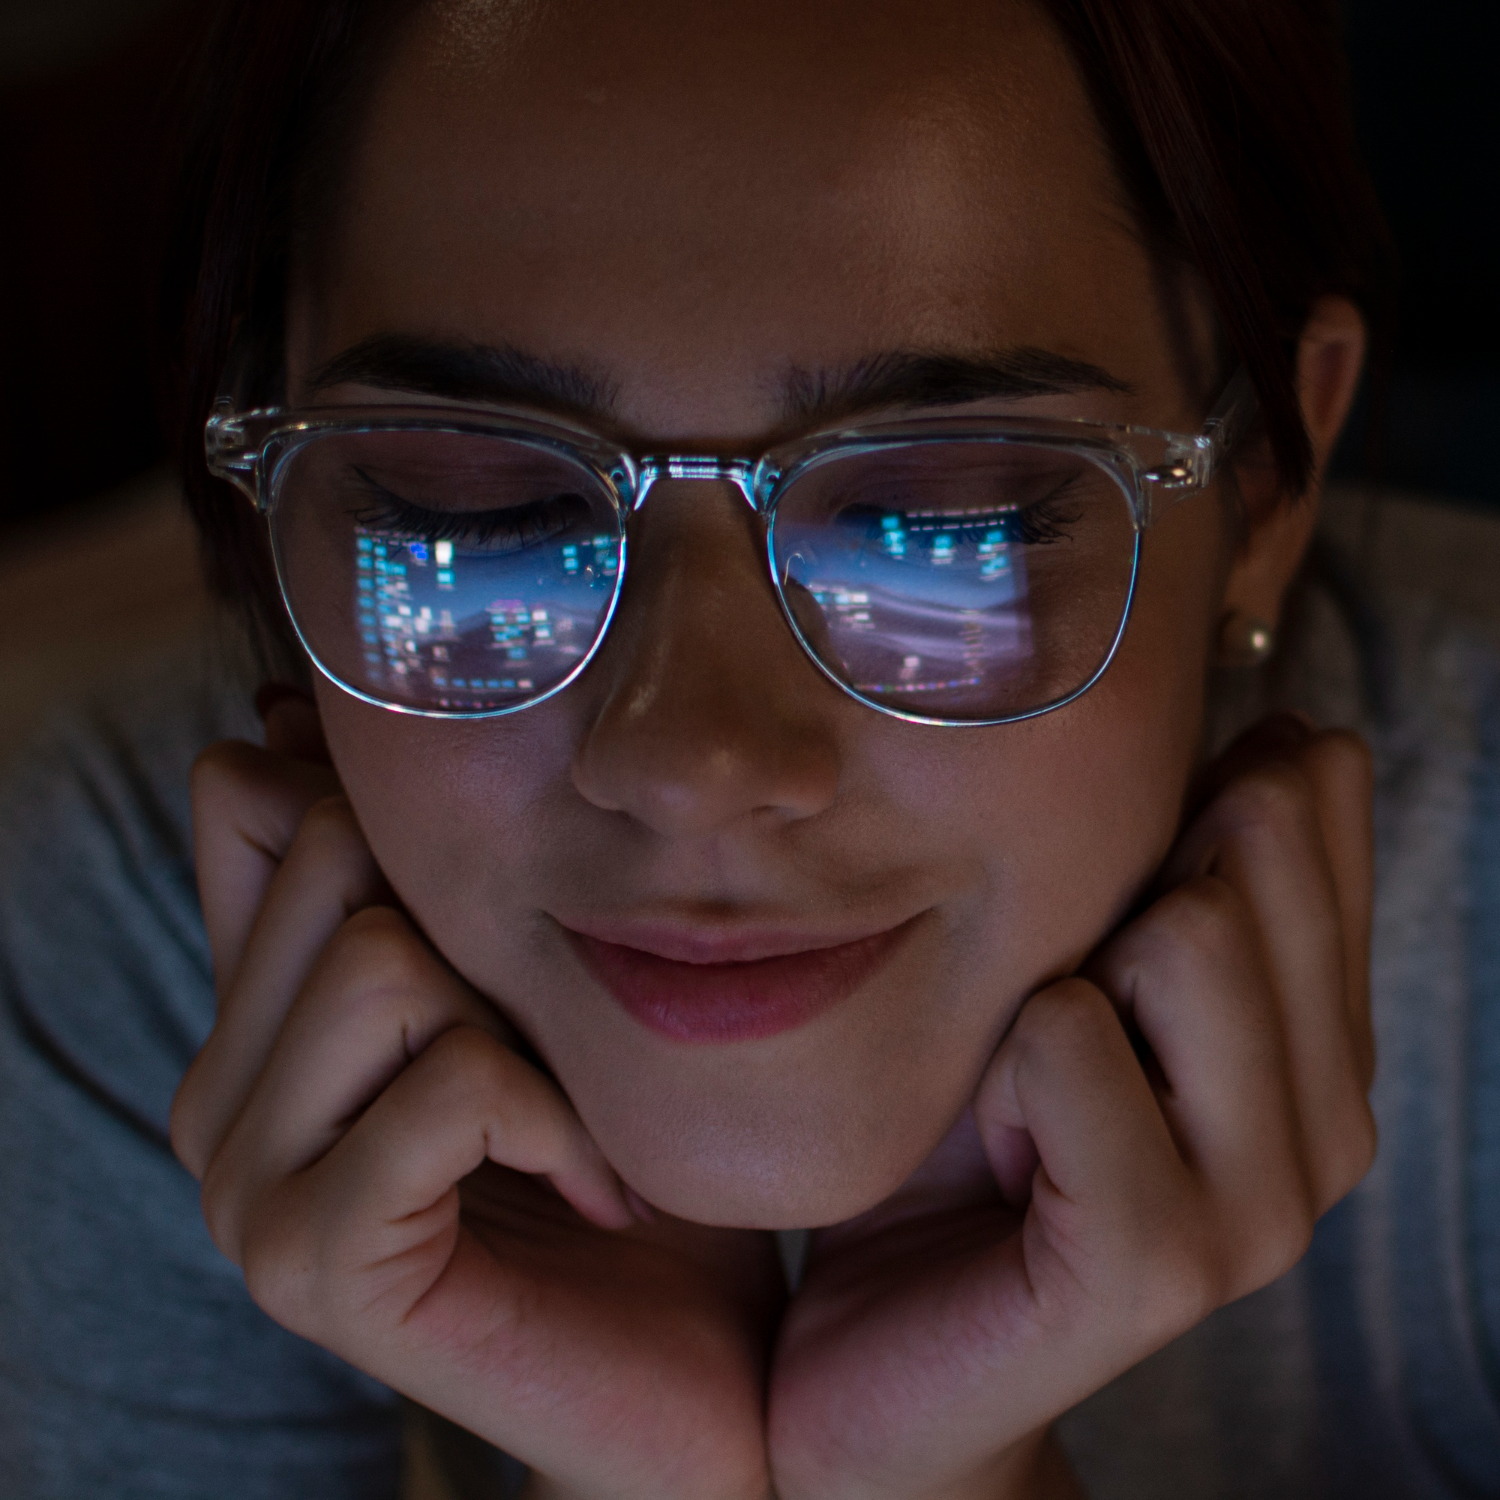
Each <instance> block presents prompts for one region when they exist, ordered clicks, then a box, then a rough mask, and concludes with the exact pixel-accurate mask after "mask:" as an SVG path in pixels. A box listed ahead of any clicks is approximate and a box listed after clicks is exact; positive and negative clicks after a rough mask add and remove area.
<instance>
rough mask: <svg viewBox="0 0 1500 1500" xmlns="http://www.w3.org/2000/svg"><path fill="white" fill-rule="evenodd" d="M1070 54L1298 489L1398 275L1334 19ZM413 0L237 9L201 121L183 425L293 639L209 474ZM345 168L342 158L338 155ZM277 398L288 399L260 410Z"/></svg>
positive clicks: (1184, 10)
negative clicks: (1320, 422) (366, 90)
mask: <svg viewBox="0 0 1500 1500" xmlns="http://www.w3.org/2000/svg"><path fill="white" fill-rule="evenodd" d="M1042 3H1043V4H1044V5H1045V8H1046V9H1047V10H1048V11H1049V12H1050V13H1051V15H1052V16H1053V18H1054V20H1055V21H1056V23H1057V24H1058V25H1059V27H1060V28H1061V30H1062V32H1063V34H1064V35H1065V36H1066V38H1067V40H1068V42H1069V44H1070V45H1071V47H1072V50H1073V53H1074V55H1075V57H1076V59H1077V61H1078V65H1079V67H1080V70H1081V72H1082V74H1083V77H1084V80H1085V83H1086V85H1087V88H1088V90H1089V93H1090V96H1091V99H1092V102H1093V106H1094V109H1095V111H1096V113H1097V115H1098V118H1099V120H1100V122H1101V125H1102V127H1103V130H1104V132H1105V135H1106V137H1107V138H1108V140H1109V142H1110V145H1111V148H1112V150H1113V152H1114V155H1115V159H1116V162H1117V165H1118V168H1119V171H1120V174H1121V178H1122V180H1123V182H1124V183H1125V186H1126V189H1127V191H1128V192H1129V194H1130V196H1131V198H1132V200H1133V206H1134V208H1135V211H1136V214H1137V216H1138V220H1139V222H1140V224H1141V226H1142V229H1143V230H1144V232H1145V233H1146V234H1147V235H1148V236H1149V237H1150V239H1151V241H1152V242H1153V243H1154V244H1156V245H1159V246H1161V247H1163V248H1165V249H1166V250H1167V251H1168V252H1169V253H1172V254H1175V255H1177V256H1178V257H1180V258H1181V259H1182V260H1183V261H1184V262H1186V263H1187V264H1188V265H1190V266H1193V267H1196V268H1197V270H1198V272H1199V273H1200V274H1201V276H1202V277H1203V279H1204V282H1205V283H1206V285H1207V287H1208V289H1209V292H1210V294H1211V296H1212V298H1213V302H1214V305H1215V308H1216V310H1217V315H1218V320H1219V326H1220V329H1221V332H1222V336H1223V340H1224V343H1225V345H1226V348H1227V352H1228V354H1229V357H1230V360H1231V362H1232V363H1243V364H1244V366H1245V367H1246V368H1247V370H1248V371H1249V374H1250V377H1251V379H1252V380H1253V382H1254V384H1255V388H1256V391H1257V394H1258V395H1259V398H1260V403H1261V410H1262V420H1263V426H1264V432H1265V437H1266V441H1267V443H1268V445H1269V448H1270V452H1271V456H1272V458H1273V460H1274V463H1275V467H1276V471H1277V474H1278V476H1279V479H1280V483H1281V487H1282V490H1283V492H1284V493H1285V494H1288V495H1299V494H1301V493H1302V492H1304V491H1305V489H1306V487H1307V484H1308V482H1309V478H1310V464H1311V453H1310V450H1309V446H1308V439H1307V434H1306V431H1305V429H1304V427H1303V424H1302V417H1301V410H1300V407H1299V404H1298V400H1297V390H1296V376H1295V363H1294V361H1295V348H1296V341H1297V337H1298V334H1299V332H1300V330H1301V329H1302V327H1303V326H1304V324H1305V322H1306V319H1307V315H1308V310H1309V308H1310V306H1311V304H1312V302H1313V301H1314V299H1316V298H1317V297H1319V296H1321V295H1323V294H1325V293H1341V294H1343V295H1345V296H1348V297H1350V298H1351V299H1352V300H1353V301H1354V302H1355V303H1356V304H1357V305H1358V306H1359V307H1360V308H1361V309H1362V311H1363V312H1364V314H1365V316H1366V319H1367V320H1368V322H1369V323H1370V326H1371V329H1372V332H1373V333H1374V334H1375V337H1376V341H1377V345H1378V343H1379V341H1380V339H1381V335H1382V333H1383V331H1384V328H1385V326H1386V323H1387V296H1388V288H1389V286H1390V279H1391V278H1390V270H1391V258H1390V251H1389V248H1388V247H1389V241H1388V238H1387V235H1386V231H1385V227H1384V223H1383V220H1382V218H1381V214H1380V210H1379V208H1378V206H1377V204H1376V202H1375V198H1374V195H1373V192H1372V190H1371V187H1370V185H1369V181H1368V179H1367V177H1366V174H1365V172H1364V169H1363V167H1362V165H1361V163H1360V160H1359V157H1358V153H1357V151H1356V149H1355V145H1354V139H1353V131H1352V126H1351V123H1350V110H1349V104H1348V96H1347V82H1346V76H1345V64H1344V59H1343V52H1342V46H1341V39H1340V34H1339V16H1338V12H1337V7H1336V4H1335V3H1334V0H1042ZM401 8H402V7H401V6H400V5H399V4H397V3H394V0H321V3H317V0H255V4H253V5H247V4H245V3H244V0H223V3H221V4H220V5H219V6H218V7H217V9H216V11H215V12H214V14H213V15H212V16H211V19H210V22H209V24H208V27H207V30H206V32H205V37H204V41H203V45H202V47H201V50H200V54H199V57H198V62H197V65H196V67H195V69H194V70H193V73H192V78H191V93H192V97H191V98H190V99H189V100H188V102H187V115H186V119H187V125H186V139H187V141H188V143H189V149H188V151H187V155H186V160H185V162H184V167H183V173H182V183H181V190H180V193H179V196H178V208H177V215H176V219H175V226H174V228H173V231H172V234H171V238H170V245H169V249H168V252H167V254H166V256H165V257H164V277H163V289H162V290H163V294H162V298H161V310H160V328H161V336H162V349H163V352H164V355H165V358H164V360H163V364H164V369H165V374H166V389H167V390H168V392H169V397H168V399H169V418H170V420H171V423H172V429H173V430H174V431H175V432H176V434H177V442H178V452H179V455H180V461H181V464H182V470H183V478H184V483H185V486H186V490H187V496H188V503H189V505H190V507H191V509H192V512H193V515H194V517H195V519H196V521H197V523H198V526H199V528H200V530H201V533H202V535H203V538H204V543H205V553H206V558H207V562H208V567H209V572H210V580H211V582H212V583H213V584H214V585H215V586H216V587H217V589H218V590H219V591H220V592H222V593H224V594H226V595H228V596H230V597H232V598H235V599H237V600H239V601H240V602H241V603H244V604H248V605H249V606H250V607H251V609H252V611H253V612H254V613H255V614H256V615H257V617H258V619H259V622H260V624H261V626H262V628H263V629H265V630H267V631H268V632H269V635H268V637H267V638H268V639H269V640H272V641H274V640H275V639H276V638H277V637H278V636H280V635H281V634H282V632H283V628H284V626H283V622H282V618H281V613H280V610H279V607H278V606H277V605H276V603H275V601H276V591H275V587H274V580H273V578H272V575H271V570H270V565H269V559H268V557H267V554H266V549H265V541H264V528H263V527H262V526H260V525H259V524H258V522H257V520H256V518H255V517H254V516H253V514H252V513H251V512H250V511H249V509H248V507H247V506H246V505H245V504H244V501H243V499H241V498H239V497H238V496H237V495H235V494H234V492H233V491H231V490H229V489H228V488H227V487H226V486H223V485H220V484H218V483H216V482H215V481H213V480H212V479H211V478H210V477H209V475H208V473H207V471H206V470H205V468H204V465H203V456H202V455H203V450H202V432H203V424H204V422H205V420H206V419H207V417H208V414H209V410H210V408H211V406H212V403H213V400H214V397H215V395H216V394H217V389H218V382H219V380H220V379H221V375H222V372H223V370H224V368H225V365H226V363H227V360H228V356H229V350H230V343H231V338H232V337H233V336H235V333H236V330H237V329H238V330H241V332H242V333H243V332H244V331H246V330H248V331H249V334H250V336H251V337H253V338H254V339H256V340H257V341H258V343H259V345H260V346H261V348H262V350H263V357H262V359H261V361H260V363H261V366H262V368H263V369H265V370H266V371H268V372H270V371H274V370H276V369H277V368H278V367H279V354H278V347H279V338H280V324H281V316H282V308H283V305H284V298H285V291H286V277H287V266H288V260H289V256H290V254H291V252H292V246H293V245H294V243H295V236H296V234H297V231H298V228H299V225H298V222H297V221H298V212H297V209H298V205H299V203H300V201H301V197H300V195H299V184H303V183H305V182H306V179H307V173H308V164H309V161H310V160H312V159H315V158H316V157H317V155H318V152H319V150H320V149H324V148H326V143H327V141H328V140H329V137H330V133H331V132H332V131H333V130H334V129H336V123H335V122H336V121H337V120H338V118H340V116H341V115H343V116H347V114H348V109H347V104H348V99H349V95H350V94H351V91H353V90H355V89H357V87H358V81H359V78H360V76H361V65H360V59H361V56H362V50H361V49H362V48H365V47H367V45H368V44H369V43H370V42H371V40H372V38H376V37H378V36H379V34H380V33H381V30H382V28H385V29H388V28H389V24H390V22H391V19H392V18H393V16H395V15H397V14H399V12H400V10H401ZM324 154H325V155H326V149H324ZM259 394H260V395H261V397H262V398H264V397H265V396H267V395H274V394H275V393H274V391H272V390H264V391H262V392H260V393H259Z"/></svg>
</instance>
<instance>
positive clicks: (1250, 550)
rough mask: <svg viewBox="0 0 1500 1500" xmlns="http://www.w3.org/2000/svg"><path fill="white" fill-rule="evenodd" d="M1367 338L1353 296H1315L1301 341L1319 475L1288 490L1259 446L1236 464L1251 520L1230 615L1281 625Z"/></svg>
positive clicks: (1300, 375) (1232, 582)
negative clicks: (1283, 491) (1281, 490)
mask: <svg viewBox="0 0 1500 1500" xmlns="http://www.w3.org/2000/svg"><path fill="white" fill-rule="evenodd" d="M1366 343H1367V336H1366V333H1365V323H1364V319H1363V318H1362V317H1361V316H1360V312H1359V309H1358V308H1356V307H1355V305H1354V304H1353V303H1352V302H1351V301H1349V299H1348V298H1347V297H1332V296H1329V297H1319V298H1318V299H1317V301H1316V302H1314V303H1313V305H1312V309H1311V311H1310V313H1309V314H1308V319H1307V324H1306V326H1305V327H1304V328H1303V331H1302V337H1301V340H1300V341H1299V343H1298V346H1297V393H1298V396H1299V398H1300V400H1301V403H1302V420H1303V422H1304V423H1305V424H1306V426H1307V435H1308V438H1309V439H1310V441H1311V443H1312V452H1313V473H1312V480H1311V483H1310V484H1309V486H1308V489H1307V491H1306V493H1304V494H1302V495H1298V496H1283V495H1278V493H1277V482H1276V475H1275V468H1274V465H1273V464H1272V462H1271V457H1270V454H1269V452H1267V451H1257V452H1256V453H1253V454H1250V455H1247V456H1246V458H1245V459H1244V460H1243V461H1242V462H1241V463H1239V464H1237V465H1236V477H1237V481H1238V484H1239V488H1240V493H1241V495H1242V497H1243V499H1244V503H1245V511H1246V523H1245V530H1244V532H1243V534H1242V535H1241V537H1240V540H1239V546H1238V547H1237V549H1236V552H1235V557H1234V562H1233V564H1232V565H1231V567H1230V572H1229V578H1228V581H1227V583H1226V585H1225V590H1224V615H1225V617H1226V618H1228V617H1230V616H1233V615H1238V616H1240V617H1242V618H1246V619H1250V620H1254V621H1258V622H1262V623H1264V625H1265V626H1266V627H1267V628H1269V629H1270V630H1272V631H1274V630H1275V628H1276V625H1277V623H1278V622H1279V620H1280V618H1281V607H1282V602H1283V599H1284V598H1285V595H1286V591H1287V588H1288V587H1289V586H1290V584H1291V581H1292V579H1293V578H1294V577H1295V576H1296V573H1297V569H1298V567H1299V566H1300V565H1301V562H1302V556H1303V553H1304V552H1306V550H1307V544H1308V543H1309V542H1310V541H1311V540H1312V534H1313V528H1314V527H1315V525H1316V524H1317V519H1318V496H1319V493H1320V491H1321V489H1322V483H1323V473H1324V470H1325V469H1326V468H1327V466H1328V460H1329V457H1330V456H1331V455H1332V453H1333V448H1334V444H1335V443H1336V442H1337V441H1338V436H1339V432H1340V430H1341V429H1342V427H1343V425H1344V421H1345V419H1346V418H1347V417H1348V415H1349V408H1350V407H1351V406H1352V405H1353V404H1354V394H1355V391H1356V390H1357V389H1358V388H1359V376H1360V371H1361V369H1362V368H1363V366H1364V358H1365V347H1366Z"/></svg>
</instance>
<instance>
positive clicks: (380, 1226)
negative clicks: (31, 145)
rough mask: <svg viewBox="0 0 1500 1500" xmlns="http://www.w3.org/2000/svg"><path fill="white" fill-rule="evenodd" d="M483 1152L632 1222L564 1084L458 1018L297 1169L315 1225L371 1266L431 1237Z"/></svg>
mask: <svg viewBox="0 0 1500 1500" xmlns="http://www.w3.org/2000/svg"><path fill="white" fill-rule="evenodd" d="M486 1161H492V1162H495V1163H497V1164H498V1165H500V1166H502V1167H508V1168H510V1169H511V1170H512V1171H516V1172H523V1173H526V1174H527V1175H530V1176H537V1177H542V1178H545V1179H546V1180H547V1181H549V1182H550V1183H551V1184H552V1186H553V1187H554V1188H555V1189H556V1190H557V1191H558V1193H559V1194H561V1196H562V1197H563V1198H564V1199H566V1200H567V1202H568V1203H570V1204H571V1205H572V1206H573V1207H574V1209H576V1210H577V1211H578V1213H579V1214H581V1215H582V1216H583V1217H584V1218H585V1219H588V1220H589V1221H590V1222H592V1223H594V1224H597V1225H599V1226H600V1227H602V1228H607V1229H624V1228H628V1227H629V1226H630V1224H631V1222H632V1219H631V1214H630V1209H629V1207H628V1205H627V1204H626V1202H625V1197H624V1194H623V1192H622V1190H621V1188H620V1184H619V1180H618V1178H616V1176H615V1174H614V1172H613V1171H612V1170H611V1168H610V1166H609V1164H608V1163H607V1162H606V1161H605V1159H604V1156H603V1153H602V1152H600V1150H599V1148H598V1146H596V1145H595V1144H594V1141H593V1139H592V1137H590V1135H589V1134H588V1132H587V1131H586V1130H585V1129H584V1127H583V1124H582V1123H581V1121H580V1120H579V1119H578V1116H577V1115H576V1114H575V1113H574V1111H573V1108H572V1106H571V1105H570V1104H569V1103H568V1101H567V1099H566V1098H565V1097H564V1095H563V1094H562V1092H561V1090H559V1089H558V1088H557V1086H556V1085H555V1084H553V1083H552V1082H551V1081H550V1080H548V1079H547V1078H545V1077H544V1076H543V1075H542V1074H541V1073H539V1072H538V1071H537V1070H536V1069H535V1068H533V1067H532V1066H531V1065H530V1064H529V1063H527V1062H525V1061H524V1060H523V1059H522V1058H520V1057H518V1056H517V1055H516V1054H515V1053H514V1052H512V1051H510V1050H509V1048H507V1047H504V1046H502V1045H501V1044H500V1043H499V1042H498V1041H496V1040H495V1038H494V1037H492V1036H490V1035H489V1034H488V1033H487V1032H485V1031H482V1030H480V1029H479V1028H477V1027H472V1026H457V1027H453V1028H451V1029H450V1030H448V1031H445V1032H443V1034H442V1035H441V1036H439V1037H438V1038H437V1039H436V1040H435V1041H433V1042H432V1044H431V1045H430V1046H429V1047H428V1048H427V1049H426V1050H425V1051H424V1052H423V1053H422V1055H421V1056H420V1057H418V1058H417V1059H416V1060H415V1061H414V1062H413V1063H412V1064H411V1065H410V1066H409V1067H408V1068H406V1069H405V1070H404V1071H403V1072H402V1073H401V1074H400V1075H399V1076H398V1077H397V1078H396V1079H395V1081H394V1082H393V1083H392V1084H391V1085H390V1086H389V1087H388V1088H387V1089H386V1090H385V1091H384V1093H382V1094H381V1095H380V1097H379V1098H378V1099H377V1100H376V1101H375V1102H374V1103H373V1104H372V1105H371V1106H370V1107H369V1109H368V1110H366V1111H365V1113H364V1114H363V1115H362V1116H361V1118H360V1119H359V1121H358V1122H357V1123H356V1124H355V1125H354V1127H353V1128H352V1129H351V1130H350V1131H349V1132H348V1134H347V1135H345V1136H344V1137H343V1138H342V1139H341V1140H340V1141H339V1142H338V1144H337V1145H335V1146H334V1147H333V1149H332V1150H331V1151H329V1152H328V1153H327V1155H325V1156H324V1157H323V1158H322V1159H321V1160H320V1161H318V1162H317V1163H316V1164H315V1165H313V1166H312V1167H310V1168H308V1169H307V1170H306V1171H305V1172H303V1173H301V1174H299V1179H300V1181H301V1182H302V1184H303V1185H304V1187H305V1194H303V1195H302V1201H304V1202H306V1203H307V1204H308V1205H309V1213H310V1214H311V1215H312V1216H313V1220H312V1222H310V1225H309V1227H310V1229H311V1231H312V1232H313V1234H314V1235H315V1236H317V1235H318V1234H319V1233H320V1232H321V1233H322V1234H325V1235H327V1236H329V1237H331V1238H333V1239H336V1240H337V1241H339V1242H341V1243H343V1244H344V1245H347V1246H350V1247H351V1248H352V1251H353V1253H354V1254H356V1255H358V1256H359V1257H361V1258H362V1259H363V1261H364V1263H365V1265H366V1266H368V1265H374V1264H380V1263H383V1262H386V1261H389V1260H392V1259H395V1258H398V1257H400V1256H402V1255H404V1254H405V1253H406V1252H407V1251H409V1250H410V1249H412V1248H413V1247H414V1246H419V1245H422V1244H424V1243H426V1241H427V1239H428V1238H429V1237H430V1235H431V1233H432V1219H433V1217H434V1216H438V1217H441V1216H442V1215H444V1214H446V1213H447V1212H449V1211H451V1206H452V1201H453V1200H452V1197H451V1195H452V1194H453V1192H454V1188H455V1185H456V1184H457V1183H458V1182H460V1181H461V1180H462V1179H463V1178H465V1177H467V1176H468V1175H469V1174H470V1173H471V1172H473V1171H475V1170H476V1169H477V1168H478V1167H480V1166H481V1165H483V1163H484V1162H486ZM318 1219H321V1221H322V1226H323V1227H322V1229H321V1231H320V1230H319V1227H318V1224H317V1222H316V1221H317V1220H318Z"/></svg>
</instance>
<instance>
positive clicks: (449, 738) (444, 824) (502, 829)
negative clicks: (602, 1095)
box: [317, 683, 573, 973]
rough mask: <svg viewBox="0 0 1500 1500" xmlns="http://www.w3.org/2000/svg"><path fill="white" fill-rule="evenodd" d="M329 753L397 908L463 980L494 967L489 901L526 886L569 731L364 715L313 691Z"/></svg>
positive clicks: (563, 774)
mask: <svg viewBox="0 0 1500 1500" xmlns="http://www.w3.org/2000/svg"><path fill="white" fill-rule="evenodd" d="M317 695H318V708H319V712H320V714H321V716H322V719H323V725H324V730H325V733H326V735H327V738H328V747H329V751H330V753H331V755H332V757H333V762H334V765H335V766H336V767H337V769H338V773H339V777H340V780H341V781H342V782H343V785H344V790H345V792H346V793H347V794H348V796H349V799H350V802H351V803H352V804H353V807H354V811H355V814H356V816H357V817H358V819H359V822H360V826H361V828H362V829H363V830H364V834H365V837H366V838H367V839H368V840H369V843H370V848H371V850H372V851H373V853H374V855H375V858H376V860H377V861H378V863H379V864H380V867H381V869H382V870H383V871H384V872H385V875H386V878H387V879H388V880H389V881H390V883H391V886H392V888H393V889H394V890H395V892H396V894H397V895H398V897H399V898H400V900H401V902H402V904H403V905H404V906H405V907H406V909H407V910H408V911H409V912H410V913H411V915H412V916H413V917H414V918H416V920H417V922H418V923H419V924H420V925H421V926H422V928H423V930H424V931H426V932H427V934H428V936H429V937H431V938H432V940H433V942H434V943H435V944H436V945H437V946H438V947H439V948H440V949H441V950H442V952H443V953H444V955H445V956H446V957H448V958H449V959H450V960H451V961H452V962H454V963H455V964H456V965H457V966H458V967H459V968H460V969H461V970H463V971H464V972H468V973H482V972H484V970H485V969H486V968H487V967H488V966H489V965H490V964H492V963H493V962H494V960H495V955H494V946H495V942H496V938H497V935H498V934H497V929H496V925H495V920H494V912H495V910H496V905H497V901H496V898H497V895H499V894H501V893H503V892H504V891H505V890H507V889H511V890H516V889H518V888H524V886H525V884H526V868H527V860H526V851H527V850H528V849H529V848H532V847H534V845H535V843H536V841H537V840H538V839H540V838H543V837H545V823H546V819H547V808H548V806H549V804H550V803H551V801H552V800H554V799H555V798H556V796H557V795H558V787H559V785H560V784H562V785H566V783H567V770H568V766H569V758H570V754H571V745H572V743H573V740H572V734H571V726H569V725H567V724H565V723H561V722H559V717H558V715H557V714H556V713H553V712H549V710H548V709H547V708H546V707H545V706H544V707H542V708H539V709H534V710H531V711H528V712H527V713H525V714H520V715H517V716H516V717H515V718H513V719H509V718H508V719H500V720H490V721H487V722H479V723H470V724H464V723H453V722H443V721H434V720H423V719H418V718H414V717H410V716H406V715H402V714H394V713H389V712H386V711H385V710H383V709H377V708H372V707H370V706H369V705H367V704H363V703H360V702H359V701H358V700H356V699H354V698H351V697H350V696H349V695H348V694H347V693H343V692H340V691H339V690H338V689H337V688H334V687H332V686H331V685H330V684H327V683H319V685H318V689H317Z"/></svg>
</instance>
